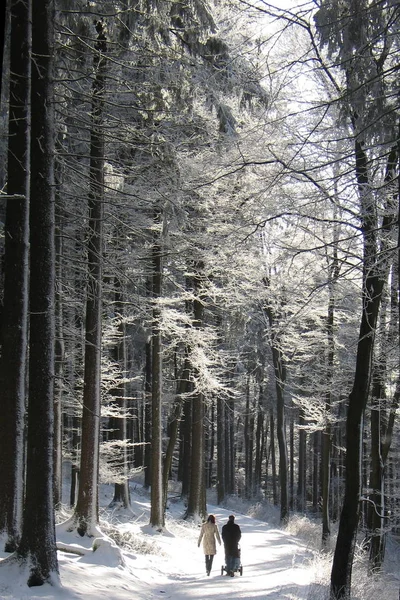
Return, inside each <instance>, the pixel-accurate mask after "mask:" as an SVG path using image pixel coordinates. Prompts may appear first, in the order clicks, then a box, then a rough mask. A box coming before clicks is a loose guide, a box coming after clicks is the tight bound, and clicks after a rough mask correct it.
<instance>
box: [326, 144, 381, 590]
mask: <svg viewBox="0 0 400 600" xmlns="http://www.w3.org/2000/svg"><path fill="white" fill-rule="evenodd" d="M355 159H356V176H357V183H358V188H359V193H360V199H361V219H362V230H363V236H364V261H363V297H362V315H361V324H360V333H359V338H358V340H359V341H358V347H357V356H356V370H355V375H354V382H353V388H352V390H351V392H350V396H349V405H348V412H347V419H346V463H345V464H346V472H345V493H344V501H343V507H342V512H341V515H340V522H339V532H338V537H337V541H336V548H335V554H334V560H333V566H332V572H331V597H332V598H335V599H341V598H347V597H349V596H350V589H351V574H352V568H353V558H354V550H355V543H356V535H357V528H358V521H359V511H360V497H361V447H362V426H363V416H364V411H365V406H366V403H367V399H368V393H369V386H370V380H371V364H372V355H373V349H374V341H375V329H376V323H377V319H378V314H379V308H380V303H381V296H382V290H383V285H384V280H385V278H384V277H383V276H382V272H383V271H384V270H385V269H384V268H383V266H382V264H381V262H380V258H379V256H378V245H377V235H378V232H379V228H378V226H377V222H376V215H375V203H374V199H373V197H372V190H371V189H370V186H369V180H368V172H367V157H366V155H365V152H364V149H363V146H362V143H361V142H359V141H358V140H356V142H355ZM388 226H389V223H387V224H386V227H388ZM381 256H384V254H381Z"/></svg>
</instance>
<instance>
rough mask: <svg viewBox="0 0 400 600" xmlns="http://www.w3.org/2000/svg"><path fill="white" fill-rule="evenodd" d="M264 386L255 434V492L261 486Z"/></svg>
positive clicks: (259, 395)
mask: <svg viewBox="0 0 400 600" xmlns="http://www.w3.org/2000/svg"><path fill="white" fill-rule="evenodd" d="M262 402H263V387H262V386H261V385H260V387H259V393H258V404H257V423H256V436H255V444H256V448H255V451H256V452H255V463H254V492H255V494H258V493H259V491H260V488H261V467H262V459H263V448H264V412H263V408H262Z"/></svg>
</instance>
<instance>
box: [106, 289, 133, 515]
mask: <svg viewBox="0 0 400 600" xmlns="http://www.w3.org/2000/svg"><path fill="white" fill-rule="evenodd" d="M114 306H115V312H116V317H117V319H118V324H117V338H116V340H115V342H114V347H113V350H112V355H113V360H114V363H115V364H116V366H117V368H118V369H119V370H120V380H119V381H118V382H117V385H116V387H115V388H114V389H113V390H112V393H113V396H114V401H115V405H116V408H117V410H118V412H119V416H117V417H115V418H113V419H111V421H112V423H111V430H112V439H114V440H117V441H118V442H119V443H120V444H121V447H120V448H119V449H118V451H117V453H116V456H117V460H118V462H119V463H120V465H121V466H120V467H119V468H120V469H121V470H122V473H121V478H120V481H118V482H117V483H115V484H114V498H113V500H112V503H113V504H121V505H122V506H123V507H124V508H125V509H128V508H130V504H131V502H130V494H129V480H128V451H127V448H126V444H125V442H126V440H127V439H128V435H127V423H126V413H127V402H126V389H125V383H124V379H125V377H126V372H127V368H126V349H125V339H126V335H125V325H124V299H123V291H122V283H121V280H120V278H119V277H114Z"/></svg>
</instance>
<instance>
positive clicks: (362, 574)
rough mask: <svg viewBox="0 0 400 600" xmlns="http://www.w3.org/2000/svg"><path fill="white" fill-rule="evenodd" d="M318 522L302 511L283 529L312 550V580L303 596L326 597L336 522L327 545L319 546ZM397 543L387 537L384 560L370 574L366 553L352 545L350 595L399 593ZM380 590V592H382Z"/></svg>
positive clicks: (363, 598)
mask: <svg viewBox="0 0 400 600" xmlns="http://www.w3.org/2000/svg"><path fill="white" fill-rule="evenodd" d="M321 527H322V526H321V523H320V522H317V521H315V520H312V519H310V518H308V517H306V516H304V515H293V516H291V518H290V522H289V524H288V526H287V528H286V530H287V531H288V532H289V533H291V534H292V535H293V536H295V537H297V538H300V539H301V540H302V541H304V542H305V543H306V544H307V547H308V548H310V549H311V550H313V559H312V561H311V564H310V566H311V568H312V570H313V572H314V573H315V577H314V581H313V583H312V584H311V585H310V591H309V595H308V598H307V600H327V599H328V598H329V588H330V578H331V569H332V562H333V555H334V550H335V543H336V535H337V526H333V532H332V535H331V538H330V540H329V543H328V545H327V548H326V549H324V550H322V549H321ZM399 550H400V545H399V544H398V542H396V541H395V540H394V539H393V538H391V537H388V541H387V545H386V554H385V564H384V569H383V572H382V574H380V575H371V574H370V573H369V571H368V554H367V553H366V552H365V548H364V547H363V545H362V543H360V544H359V545H357V546H356V551H355V556H354V562H353V572H352V585H351V592H352V595H351V597H352V599H354V600H356V599H357V600H376V598H382V597H384V598H385V600H391V599H396V600H397V598H398V597H399V584H400V576H399V575H398V573H399V568H400V554H399ZM383 594H384V596H383Z"/></svg>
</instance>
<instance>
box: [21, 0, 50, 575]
mask: <svg viewBox="0 0 400 600" xmlns="http://www.w3.org/2000/svg"><path fill="white" fill-rule="evenodd" d="M53 11H54V6H53V2H52V1H50V0H35V1H34V2H33V4H32V32H33V33H32V58H33V63H32V94H31V108H32V114H33V115H35V118H34V119H32V130H31V131H32V146H31V186H30V248H31V261H30V274H31V277H30V294H29V301H30V345H29V349H30V358H29V404H28V436H27V466H26V493H25V506H24V517H23V529H22V536H21V542H20V545H19V547H18V551H17V552H18V555H19V556H20V557H22V558H23V559H24V561H26V563H27V566H28V573H29V575H28V586H36V585H42V584H43V583H45V582H46V583H54V582H55V580H57V579H58V562H57V549H56V536H55V518H54V505H53V439H54V435H53V434H54V414H53V409H54V406H53V391H54V339H55V317H54V300H55V295H54V291H55V289H54V288H55V286H54V283H55V249H54V233H55V224H54V104H53V56H54V46H53V42H54V40H53V34H54V30H53V27H54V25H53V24H54V12H53Z"/></svg>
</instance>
